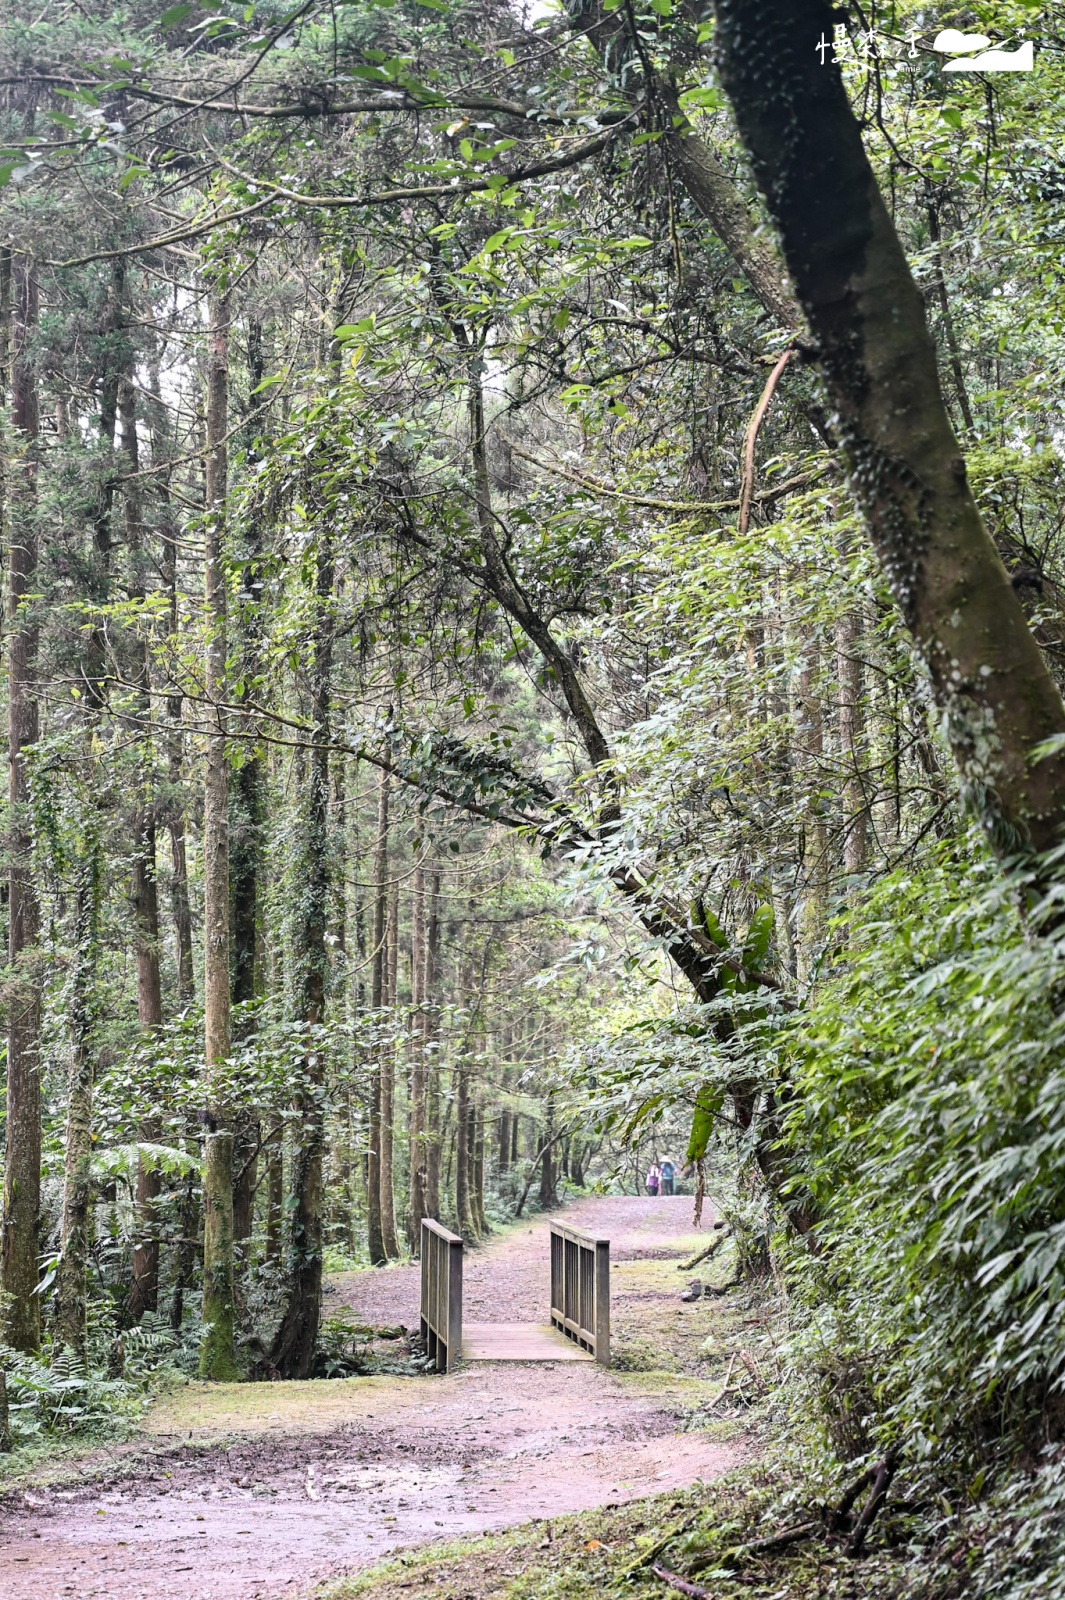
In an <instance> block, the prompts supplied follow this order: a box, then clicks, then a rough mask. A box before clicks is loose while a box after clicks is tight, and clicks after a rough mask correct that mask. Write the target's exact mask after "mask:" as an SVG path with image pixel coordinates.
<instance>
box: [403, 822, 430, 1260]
mask: <svg viewBox="0 0 1065 1600" xmlns="http://www.w3.org/2000/svg"><path fill="white" fill-rule="evenodd" d="M415 851H416V855H417V859H418V865H417V866H416V867H415V869H414V875H413V878H412V880H411V901H410V991H411V992H410V1003H411V1029H410V1046H411V1063H410V1122H409V1128H408V1134H409V1146H410V1188H409V1193H408V1200H407V1243H408V1245H409V1246H410V1249H411V1251H412V1252H413V1253H414V1254H417V1252H418V1250H419V1248H420V1246H421V1234H422V1219H423V1218H424V1217H425V1215H426V1210H425V1180H426V1170H425V1168H426V1159H425V1158H426V1139H425V1135H426V1080H425V1069H426V1050H425V1046H426V1027H425V1024H426V1020H427V1019H426V1012H425V868H424V866H423V864H422V861H421V852H422V843H421V840H420V839H419V840H418V841H417V842H416V845H415Z"/></svg>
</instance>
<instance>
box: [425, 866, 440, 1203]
mask: <svg viewBox="0 0 1065 1600" xmlns="http://www.w3.org/2000/svg"><path fill="white" fill-rule="evenodd" d="M427 885H428V902H427V906H426V923H425V978H424V980H423V983H422V1004H423V1005H424V1007H425V1028H424V1035H425V1048H426V1052H427V1057H428V1060H427V1065H426V1079H425V1096H426V1106H425V1209H426V1211H427V1213H428V1215H429V1216H430V1217H435V1218H437V1219H439V1216H440V1154H441V1150H440V1065H439V1061H438V1052H437V1051H436V1050H435V1049H434V1048H433V1046H434V1044H435V1042H436V1038H437V1035H438V1033H439V1025H438V1017H439V1011H438V1007H439V986H440V868H439V867H438V866H434V867H432V868H431V870H430V872H429V874H428V878H427Z"/></svg>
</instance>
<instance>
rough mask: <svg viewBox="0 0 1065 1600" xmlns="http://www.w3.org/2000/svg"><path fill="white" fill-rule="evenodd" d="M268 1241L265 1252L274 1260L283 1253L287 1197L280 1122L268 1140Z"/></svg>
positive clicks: (266, 1255)
mask: <svg viewBox="0 0 1065 1600" xmlns="http://www.w3.org/2000/svg"><path fill="white" fill-rule="evenodd" d="M265 1155H266V1177H265V1183H266V1218H265V1222H266V1243H265V1247H264V1250H263V1254H264V1256H265V1258H266V1260H267V1261H272V1260H273V1259H274V1258H275V1257H276V1256H278V1255H280V1253H281V1213H282V1206H283V1204H284V1198H285V1181H284V1170H285V1160H284V1157H285V1146H284V1124H283V1123H282V1122H278V1123H277V1125H276V1127H275V1128H273V1130H272V1131H271V1133H270V1134H269V1136H268V1138H267V1140H266V1151H265Z"/></svg>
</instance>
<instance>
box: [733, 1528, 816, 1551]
mask: <svg viewBox="0 0 1065 1600" xmlns="http://www.w3.org/2000/svg"><path fill="white" fill-rule="evenodd" d="M817 1526H818V1525H817V1523H816V1522H797V1523H796V1524H795V1526H794V1527H793V1528H781V1530H780V1532H779V1533H771V1534H769V1536H768V1537H767V1538H765V1539H752V1540H751V1541H750V1543H749V1544H740V1545H737V1546H736V1549H735V1550H734V1551H730V1554H732V1555H741V1554H742V1555H745V1556H750V1555H756V1554H758V1553H759V1552H761V1551H766V1550H783V1549H784V1548H785V1547H786V1546H787V1545H789V1544H798V1542H799V1540H800V1539H808V1538H809V1537H810V1535H811V1534H813V1533H816V1532H817Z"/></svg>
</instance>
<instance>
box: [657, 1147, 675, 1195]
mask: <svg viewBox="0 0 1065 1600" xmlns="http://www.w3.org/2000/svg"><path fill="white" fill-rule="evenodd" d="M676 1171H677V1169H676V1167H675V1166H674V1165H673V1163H672V1161H670V1159H669V1157H668V1156H667V1157H666V1159H665V1160H664V1161H663V1163H662V1167H661V1176H660V1181H659V1187H658V1192H659V1194H672V1193H673V1192H674V1191H673V1180H674V1177H675V1175H676Z"/></svg>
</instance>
